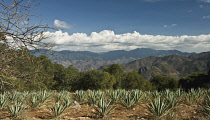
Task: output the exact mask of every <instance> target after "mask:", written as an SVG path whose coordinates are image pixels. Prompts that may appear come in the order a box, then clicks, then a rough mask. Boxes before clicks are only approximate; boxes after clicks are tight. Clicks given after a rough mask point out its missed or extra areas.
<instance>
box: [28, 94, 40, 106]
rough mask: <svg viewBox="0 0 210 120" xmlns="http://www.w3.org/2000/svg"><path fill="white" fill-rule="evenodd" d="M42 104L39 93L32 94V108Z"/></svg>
mask: <svg viewBox="0 0 210 120" xmlns="http://www.w3.org/2000/svg"><path fill="white" fill-rule="evenodd" d="M40 104H41V100H40V98H39V95H37V94H34V95H32V96H31V98H30V99H29V106H30V107H31V108H32V109H35V108H37V107H38V106H39V105H40Z"/></svg>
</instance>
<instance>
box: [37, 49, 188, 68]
mask: <svg viewBox="0 0 210 120" xmlns="http://www.w3.org/2000/svg"><path fill="white" fill-rule="evenodd" d="M54 52H55V54H54V55H48V57H49V58H50V59H51V60H52V61H53V62H56V63H60V64H62V65H64V66H65V67H67V66H69V65H73V66H74V67H75V68H77V69H78V70H80V71H85V70H89V69H98V68H99V67H101V66H105V65H110V64H114V63H117V64H124V63H128V62H131V61H133V60H136V59H141V58H145V57H149V56H167V55H171V54H175V55H182V56H188V55H190V54H191V53H183V52H180V51H177V50H153V49H149V48H138V49H135V50H131V51H125V50H115V51H109V52H104V53H94V52H89V51H67V50H65V51H54ZM35 55H36V56H38V55H39V54H37V53H36V54H35Z"/></svg>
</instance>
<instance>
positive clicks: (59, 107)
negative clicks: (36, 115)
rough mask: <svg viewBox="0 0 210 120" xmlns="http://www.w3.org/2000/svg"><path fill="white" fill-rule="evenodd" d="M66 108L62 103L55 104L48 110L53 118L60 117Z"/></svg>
mask: <svg viewBox="0 0 210 120" xmlns="http://www.w3.org/2000/svg"><path fill="white" fill-rule="evenodd" d="M66 108H67V106H66V105H65V104H64V103H60V102H58V103H55V105H54V107H52V108H50V110H51V112H52V114H53V116H54V117H58V116H60V115H61V114H62V113H63V112H64V111H65V110H66Z"/></svg>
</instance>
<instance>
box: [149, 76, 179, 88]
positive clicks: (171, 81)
mask: <svg viewBox="0 0 210 120" xmlns="http://www.w3.org/2000/svg"><path fill="white" fill-rule="evenodd" d="M151 83H153V85H155V86H156V88H157V89H158V90H165V89H176V88H178V80H176V79H175V78H172V77H168V76H162V75H156V76H154V77H153V78H152V79H151Z"/></svg>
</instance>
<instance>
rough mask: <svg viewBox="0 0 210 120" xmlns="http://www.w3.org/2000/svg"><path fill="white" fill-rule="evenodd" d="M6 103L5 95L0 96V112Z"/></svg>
mask: <svg viewBox="0 0 210 120" xmlns="http://www.w3.org/2000/svg"><path fill="white" fill-rule="evenodd" d="M7 101H8V98H7V96H6V94H0V110H1V109H3V108H4V107H5V105H6V103H7Z"/></svg>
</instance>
